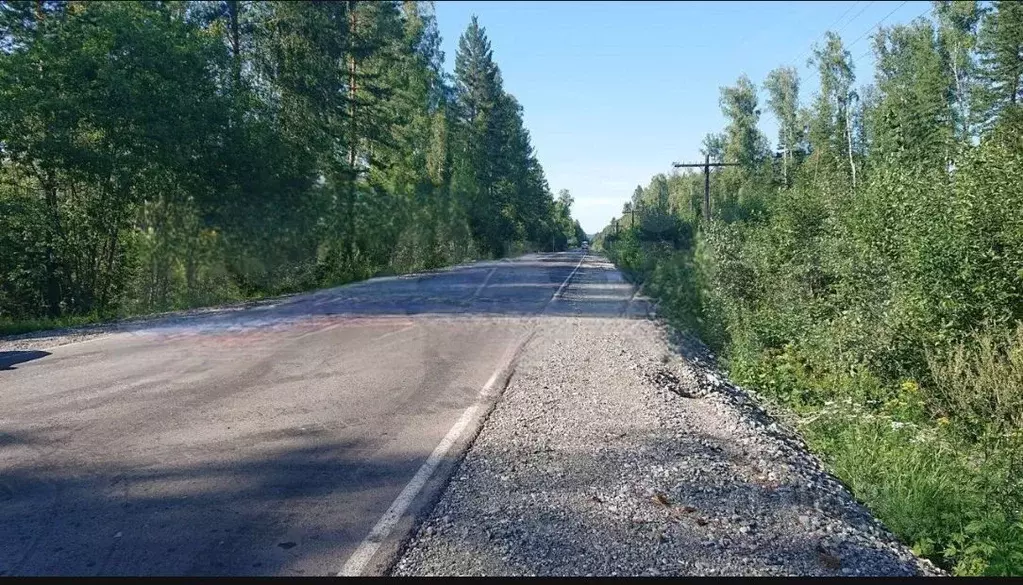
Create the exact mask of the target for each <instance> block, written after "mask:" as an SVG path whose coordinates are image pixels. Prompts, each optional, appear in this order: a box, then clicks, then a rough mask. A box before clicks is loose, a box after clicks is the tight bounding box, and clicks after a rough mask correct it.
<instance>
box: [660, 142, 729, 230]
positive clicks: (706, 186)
mask: <svg viewBox="0 0 1023 585" xmlns="http://www.w3.org/2000/svg"><path fill="white" fill-rule="evenodd" d="M671 165H672V166H673V167H675V168H676V169H678V168H683V167H686V168H691V167H703V219H705V220H708V221H709V220H710V167H737V166H739V163H712V162H710V154H708V155H707V157H706V158H705V159H704V161H703V162H702V163H671Z"/></svg>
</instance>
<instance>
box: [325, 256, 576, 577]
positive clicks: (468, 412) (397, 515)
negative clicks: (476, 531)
mask: <svg viewBox="0 0 1023 585" xmlns="http://www.w3.org/2000/svg"><path fill="white" fill-rule="evenodd" d="M584 260H586V256H583V257H582V258H581V259H580V260H579V263H578V264H576V265H575V268H574V269H572V272H571V273H570V274H569V275H568V278H566V279H565V282H563V283H561V286H560V287H558V291H557V292H556V293H554V296H553V297H551V299H550V300H549V301H547V304H548V305H550V303H551V302H552V301H554V299H556V298H557V297H558V295H559V294H561V291H563V290H564V289H565V287H566V286H568V283H569V281H570V280H572V277H573V276H575V273H576V271H577V270H579V267H580V266H582V264H583V261H584ZM495 270H496V268H495ZM491 274H493V271H491ZM489 279H490V275H487V280H489ZM544 308H545V309H546V306H545V307H544ZM538 317H539V316H535V317H533V319H532V321H533V324H535V323H536V322H537V321H538ZM532 337H533V336H532V334H530V335H529V336H527V337H526V338H525V339H524V340H523V341H521V342H519V343H517V344H515V346H514V347H513V348H512V349H511V350H510V351H509V352H508V353H506V354H505V356H504V358H503V359H502V360H501V364H500V365H499V366H498V367H497V369H496V370H494V373H493V374H491V375H490V379H489V380H487V383H486V384H484V385H483V389H482V390H480V393H479V397H478V398H477V400H476V402H475V403H474V404H473V405H472V406H470V407H469V408H466V409H465V412H463V413H462V416H460V417H459V418H458V421H457V422H455V426H453V427H451V430H449V431H448V434H446V435H444V438H443V439H441V441H440V443H439V444H438V445H437V446H436V447H435V448H434V450H433V453H430V456H429V457H428V458H427V459H426V462H425V463H423V465H422V467H420V468H419V470H418V471H416V474H415V475H414V476H412V479H411V480H410V481H409V482H408V484H407V485H406V486H405V489H403V490H401V493H400V494H398V497H397V498H395V500H394V502H393V503H392V504H391V506H390V507H389V508H387V511H386V512H384V515H383V516H381V517H380V520H378V521H377V523H376V525H375V526H373V529H372V530H370V531H369V534H368V535H367V536H366V538H364V539H363V540H362V542H361V543H359V546H358V548H356V549H355V552H353V553H352V555H351V556H350V557H348V560H347V561H345V564H344V566H343V567H341V571H340V572H338V574H337V576H338V577H357V576H359V575H361V574H362V571H363V570H364V569H365V568H366V565H368V564H369V561H370V560H371V559H372V558H373V555H375V554H376V552H377V550H378V549H379V548H380V545H381V544H383V542H384V540H385V539H386V538H387V537H388V536H390V534H391V531H392V530H394V527H395V526H396V525H397V524H398V521H399V520H401V517H402V516H403V515H404V514H405V512H406V511H407V510H408V507H409V506H410V505H412V501H413V500H415V498H416V496H418V495H419V492H420V491H422V489H423V486H425V485H426V482H427V481H429V480H430V476H431V475H433V472H434V471H436V469H437V466H438V465H439V464H440V462H441V460H442V459H443V458H444V456H445V455H447V453H448V451H449V450H450V449H451V447H452V446H453V445H454V444H455V442H457V441H458V439H459V438H460V437H461V435H462V433H464V432H465V428H466V427H467V426H468V425H469V423H470V422H472V420H473V419H474V418H475V417H476V412H477V411H478V410H479V409H480V408H482V407H483V406H484V404H485V402H484V400H485V399H486V398H487V397H488V396H489V395H490V394H491V391H492V389H493V386H494V384H495V383H496V382H497V378H498V377H499V376H500V375H501V372H503V371H504V370H505V368H507V367H508V364H509V363H510V362H511V360H513V359H514V357H515V354H516V353H517V352H518V351H519V349H520V348H521V347H522V346H523V345H525V344H526V343H528V342H529V340H530V339H532Z"/></svg>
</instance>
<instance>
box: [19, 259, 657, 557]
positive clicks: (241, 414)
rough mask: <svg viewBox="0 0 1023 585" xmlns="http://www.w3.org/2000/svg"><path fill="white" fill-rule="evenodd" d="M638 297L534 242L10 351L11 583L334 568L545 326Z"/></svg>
mask: <svg viewBox="0 0 1023 585" xmlns="http://www.w3.org/2000/svg"><path fill="white" fill-rule="evenodd" d="M634 293H635V291H634V289H633V287H632V286H630V285H629V284H628V283H627V282H626V281H625V280H624V279H623V278H622V275H621V274H620V273H619V272H617V271H615V270H614V268H613V266H611V265H610V264H609V263H607V262H606V261H604V260H603V259H601V258H599V257H596V256H593V255H589V256H584V255H583V254H581V253H578V252H573V253H561V254H540V255H528V256H523V257H520V258H517V259H514V260H503V261H494V262H481V263H475V264H469V265H465V266H459V267H456V268H453V269H448V270H442V271H437V272H432V273H426V274H420V275H413V276H407V277H388V278H380V279H373V280H370V281H366V282H363V283H358V284H353V285H349V286H344V287H338V288H334V289H328V290H322V291H317V292H314V293H308V294H302V295H296V296H292V297H288V298H286V299H281V300H278V301H273V302H268V303H262V304H259V305H257V306H254V307H249V308H246V309H241V310H224V311H214V312H209V313H202V314H195V315H188V316H173V317H164V318H158V319H154V320H149V321H143V322H138V323H133V324H128V325H122V326H118V327H117V328H115V332H114V333H113V334H111V335H106V336H102V337H97V338H94V339H89V340H86V341H84V342H80V343H73V344H69V345H63V346H59V347H31V348H29V349H24V347H25V345H24V343H23V344H22V346H21V347H22V349H20V350H19V351H2V349H0V504H2V505H0V542H3V543H4V546H2V547H0V575H334V574H337V573H338V571H339V570H341V568H342V567H343V566H345V563H346V561H347V560H348V559H350V557H351V556H352V554H353V553H354V552H355V551H356V550H357V549H358V548H359V546H360V543H362V542H363V541H364V539H365V538H366V536H367V535H368V534H369V533H370V531H371V530H373V528H374V526H377V525H378V522H379V521H380V519H381V516H382V515H383V514H384V513H385V512H386V511H388V509H389V507H391V506H392V504H393V503H394V502H395V500H396V498H398V496H399V494H401V493H402V491H403V489H404V488H405V487H406V486H407V485H408V484H409V482H410V480H412V478H413V477H414V476H416V473H417V471H418V470H420V469H421V468H422V467H423V465H424V462H426V461H427V458H428V457H429V456H430V454H431V453H432V452H433V451H434V450H435V448H436V447H437V446H438V444H440V443H441V442H442V440H444V438H445V437H446V436H447V435H448V434H449V431H450V430H451V429H452V427H453V426H455V425H456V423H457V422H458V421H459V420H460V417H462V416H463V415H464V414H465V413H466V409H467V408H469V407H471V406H472V405H473V404H474V403H476V401H477V400H478V399H479V396H480V391H481V388H483V387H484V386H485V385H486V384H487V383H488V380H492V379H493V378H494V376H495V374H496V373H497V372H498V371H499V370H500V368H501V366H502V360H507V357H508V356H509V352H511V351H513V350H514V349H515V347H516V345H517V344H521V343H522V340H523V339H524V338H525V337H526V336H527V335H528V334H529V332H530V330H531V329H532V328H533V327H535V326H536V324H537V323H538V322H539V321H540V320H542V319H544V318H545V317H547V316H551V315H554V316H561V317H564V316H574V317H580V318H585V317H602V318H609V317H610V318H642V317H644V316H645V315H646V309H645V307H643V306H642V305H640V304H638V303H636V302H634V296H635V294H634ZM463 446H464V445H463ZM456 451H457V449H453V450H452V452H450V453H447V454H446V455H445V457H444V458H445V460H450V459H452V458H453V457H454V455H455V454H456ZM443 470H444V469H443V468H442V469H441V471H442V472H443ZM437 489H439V486H437ZM428 492H429V490H426V491H424V492H423V494H421V495H420V496H418V497H419V498H420V499H423V498H428V497H429V495H428ZM421 503H422V502H421ZM397 526H398V528H399V529H401V528H402V527H404V529H406V530H407V529H408V528H409V524H408V523H407V522H406V524H398V525H397ZM398 536H399V535H397V534H395V535H391V536H390V538H391V539H392V540H394V539H395V538H397V537H398Z"/></svg>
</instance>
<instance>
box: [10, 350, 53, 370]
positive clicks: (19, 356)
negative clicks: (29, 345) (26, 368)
mask: <svg viewBox="0 0 1023 585" xmlns="http://www.w3.org/2000/svg"><path fill="white" fill-rule="evenodd" d="M48 355H50V352H48V351H38V350H28V351H0V372H2V371H4V370H14V369H17V368H14V367H13V366H16V365H18V364H23V363H25V362H30V361H32V360H37V359H39V358H44V357H46V356H48Z"/></svg>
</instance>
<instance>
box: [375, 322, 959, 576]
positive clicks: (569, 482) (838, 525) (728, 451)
mask: <svg viewBox="0 0 1023 585" xmlns="http://www.w3.org/2000/svg"><path fill="white" fill-rule="evenodd" d="M760 402H761V401H760V399H759V397H758V396H757V395H756V394H755V393H753V392H748V391H746V390H743V389H741V388H738V387H736V386H734V385H733V384H731V383H730V382H728V381H727V379H726V378H725V376H723V375H722V374H721V373H720V372H718V371H717V370H716V369H715V367H714V366H713V355H712V354H711V353H710V352H709V351H707V350H706V349H705V348H703V347H702V346H701V345H700V344H699V342H697V341H695V340H693V339H691V338H689V337H685V336H681V335H678V334H677V333H675V332H672V331H670V330H669V329H668V328H667V327H665V326H663V325H661V324H659V322H658V321H655V320H653V319H603V318H602V319H597V318H570V317H549V318H544V319H541V320H539V321H538V325H537V331H536V335H535V336H534V337H533V339H532V340H531V341H530V343H529V344H528V345H527V346H526V347H525V348H524V350H523V352H522V354H521V356H520V359H519V361H518V363H517V365H516V370H515V373H514V375H513V376H512V378H511V382H510V384H509V386H508V388H507V389H506V391H505V393H504V395H503V397H502V399H501V401H500V402H499V403H498V405H497V406H496V407H495V409H494V411H493V412H492V413H491V414H490V416H489V417H488V419H487V421H486V422H485V423H484V425H483V428H482V430H481V432H480V433H479V435H478V436H477V438H476V439H475V441H474V442H473V444H472V445H471V447H470V448H469V450H468V451H467V453H466V454H465V457H464V459H463V460H462V462H461V463H460V466H459V469H458V470H457V471H456V472H455V474H454V477H455V478H457V481H452V482H450V483H449V484H448V486H447V487H446V488H445V490H444V492H443V494H442V496H441V497H440V500H439V501H438V503H437V505H436V506H435V507H434V509H433V510H432V512H431V513H430V514H429V516H428V518H427V519H426V520H425V521H424V523H423V524H422V525H421V526H420V528H419V529H418V531H417V532H416V533H415V534H414V535H413V536H412V537H411V539H410V541H409V542H408V543H407V544H406V546H405V549H404V551H403V553H402V555H401V557H400V558H399V560H398V561H397V562H396V564H395V566H394V567H393V568H392V570H391V573H392V574H393V575H401V576H413V575H448V576H485V575H509V576H525V575H544V576H548V575H549V576H590V575H594V576H598V575H599V576H642V575H648V576H653V575H662V576H686V575H740V576H756V575H806V576H836V575H863V576H887V575H893V576H902V575H905V576H910V575H940V574H944V573H943V572H942V571H941V570H940V569H937V568H936V567H934V566H933V565H932V564H931V563H930V562H929V561H926V560H922V559H919V558H917V557H915V556H914V555H913V553H912V552H911V551H910V550H909V549H908V548H907V547H906V546H904V545H903V544H901V543H899V542H898V540H897V539H896V538H895V537H894V536H893V535H892V534H891V533H890V532H889V531H888V530H887V529H885V528H884V526H882V525H881V524H880V522H878V521H877V520H876V519H874V518H872V517H871V515H870V514H869V512H868V511H867V510H865V509H864V508H863V506H861V505H860V504H859V503H858V502H856V500H855V499H854V498H853V497H852V496H851V494H849V492H848V491H847V490H846V489H845V487H843V486H842V484H841V483H840V482H839V481H837V480H836V479H835V478H833V477H831V476H830V475H828V474H827V472H826V471H825V467H824V465H823V464H822V463H821V462H820V461H819V460H818V459H817V458H815V457H814V456H813V455H812V454H810V453H809V452H808V451H807V449H806V445H805V443H804V442H803V441H802V440H801V439H800V438H799V437H798V435H796V434H795V433H794V432H792V431H791V430H789V429H787V428H786V427H785V425H783V424H781V423H779V422H778V421H776V420H773V419H772V418H771V417H770V416H768V414H767V413H766V412H765V411H764V410H763V409H762V408H760V407H759V406H758V404H759V403H760ZM448 524H450V525H452V526H459V527H463V528H462V529H461V530H436V527H437V526H440V525H448Z"/></svg>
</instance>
